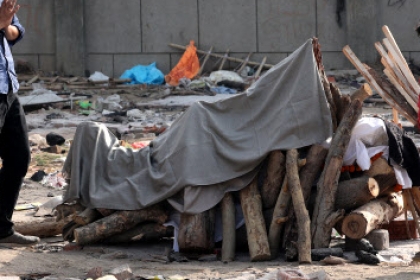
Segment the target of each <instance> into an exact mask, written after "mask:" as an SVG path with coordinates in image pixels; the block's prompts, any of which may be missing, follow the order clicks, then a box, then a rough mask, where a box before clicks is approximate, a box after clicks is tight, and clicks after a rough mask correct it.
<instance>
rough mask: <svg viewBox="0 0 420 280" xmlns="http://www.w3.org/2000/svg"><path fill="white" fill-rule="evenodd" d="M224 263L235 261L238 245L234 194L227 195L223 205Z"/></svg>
mask: <svg viewBox="0 0 420 280" xmlns="http://www.w3.org/2000/svg"><path fill="white" fill-rule="evenodd" d="M221 208H222V225H223V242H222V261H223V262H231V261H234V260H235V247H236V246H235V245H236V221H235V203H234V201H233V196H232V193H226V194H225V196H224V197H223V200H222V203H221Z"/></svg>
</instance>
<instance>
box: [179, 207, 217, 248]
mask: <svg viewBox="0 0 420 280" xmlns="http://www.w3.org/2000/svg"><path fill="white" fill-rule="evenodd" d="M214 230H215V209H214V208H212V209H210V210H207V211H204V212H201V213H198V214H186V213H182V214H181V221H180V223H179V233H178V244H179V251H180V252H181V253H187V254H195V253H199V254H202V253H210V252H211V251H212V250H213V249H214Z"/></svg>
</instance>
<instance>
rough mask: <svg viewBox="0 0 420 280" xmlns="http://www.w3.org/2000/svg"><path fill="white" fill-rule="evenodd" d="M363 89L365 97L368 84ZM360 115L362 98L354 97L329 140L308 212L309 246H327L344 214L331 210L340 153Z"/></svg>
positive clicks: (335, 190) (337, 177) (368, 93)
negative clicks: (312, 204)
mask: <svg viewBox="0 0 420 280" xmlns="http://www.w3.org/2000/svg"><path fill="white" fill-rule="evenodd" d="M366 89H368V91H365V98H366V97H367V96H369V95H370V94H371V90H370V88H369V87H368V86H367V87H366ZM361 114H362V98H355V99H354V100H353V101H352V102H351V104H350V107H349V110H348V111H347V112H346V114H345V115H344V118H343V120H342V121H341V123H340V125H339V127H338V128H337V131H336V133H335V135H334V137H333V139H332V142H331V146H330V149H329V152H328V155H327V159H326V162H325V167H324V170H323V172H322V173H321V176H320V179H319V181H318V191H317V197H316V202H315V207H314V212H313V215H312V224H311V232H312V244H313V248H326V247H329V245H330V241H331V232H332V228H333V226H334V224H335V223H336V221H337V220H338V219H340V218H341V216H342V215H343V214H344V213H343V211H341V210H339V211H334V210H335V197H336V193H337V186H338V179H339V177H340V173H341V167H342V164H343V156H344V153H345V151H346V149H347V147H348V143H349V141H350V136H351V130H352V129H353V127H354V125H355V124H356V122H357V120H358V119H359V117H360V116H361Z"/></svg>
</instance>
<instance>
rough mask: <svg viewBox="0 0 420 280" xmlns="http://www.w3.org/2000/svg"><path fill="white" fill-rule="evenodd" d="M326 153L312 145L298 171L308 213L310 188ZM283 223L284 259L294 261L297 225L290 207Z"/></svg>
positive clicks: (317, 146)
mask: <svg viewBox="0 0 420 280" xmlns="http://www.w3.org/2000/svg"><path fill="white" fill-rule="evenodd" d="M327 152H328V149H326V148H324V147H323V146H321V145H318V144H314V145H312V146H311V148H310V149H309V151H308V154H307V156H306V165H305V166H303V167H302V169H301V170H300V171H299V178H300V185H301V188H302V193H303V197H304V199H305V205H306V207H307V209H308V211H310V209H309V199H310V195H311V190H312V186H313V185H314V182H315V179H316V178H317V177H318V176H319V174H320V173H321V172H322V167H323V166H324V162H325V157H326V156H327ZM285 223H286V224H285V226H284V234H283V238H282V247H283V248H285V249H286V259H287V260H290V261H294V260H296V259H297V257H298V255H297V254H298V250H297V248H296V244H297V243H296V242H297V240H298V225H297V222H296V217H295V213H294V211H293V209H292V207H290V208H289V214H288V219H287V221H285Z"/></svg>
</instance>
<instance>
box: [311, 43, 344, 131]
mask: <svg viewBox="0 0 420 280" xmlns="http://www.w3.org/2000/svg"><path fill="white" fill-rule="evenodd" d="M312 45H313V51H314V57H315V60H316V62H317V66H318V73H319V76H320V77H321V82H322V86H323V88H324V93H325V97H326V98H327V101H328V104H329V105H330V106H329V107H330V112H331V121H332V125H333V131H335V130H336V129H337V126H338V122H337V106H336V104H335V103H334V99H333V95H332V93H331V88H330V82H329V81H328V78H327V76H326V75H325V68H324V65H323V63H322V53H321V46H320V44H319V42H318V38H312Z"/></svg>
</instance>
